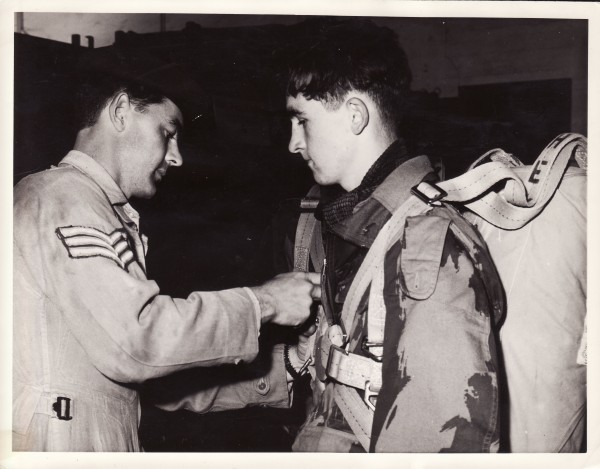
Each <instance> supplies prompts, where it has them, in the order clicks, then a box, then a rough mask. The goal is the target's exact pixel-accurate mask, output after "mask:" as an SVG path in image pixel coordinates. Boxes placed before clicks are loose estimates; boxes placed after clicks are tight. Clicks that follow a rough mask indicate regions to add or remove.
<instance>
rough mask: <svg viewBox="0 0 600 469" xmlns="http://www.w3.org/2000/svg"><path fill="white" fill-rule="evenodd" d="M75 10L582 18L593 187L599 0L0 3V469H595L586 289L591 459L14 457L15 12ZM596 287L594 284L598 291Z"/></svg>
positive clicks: (593, 360)
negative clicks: (346, 468) (321, 468)
mask: <svg viewBox="0 0 600 469" xmlns="http://www.w3.org/2000/svg"><path fill="white" fill-rule="evenodd" d="M21 11H24V12H73V13H74V12H77V13H198V14H201V13H204V14H211V13H212V14H281V15H344V16H405V17H423V16H429V17H504V18H556V19H558V18H572V19H576V18H581V19H588V20H589V42H588V44H589V74H588V90H589V93H588V139H589V154H590V155H594V156H592V158H590V160H591V162H590V167H589V175H590V180H591V181H593V182H595V181H598V180H599V174H598V168H599V167H600V165H599V164H598V162H596V161H595V159H596V158H597V157H598V152H597V151H595V150H596V148H598V143H597V142H598V141H599V136H600V135H599V134H600V119H599V117H600V116H599V106H598V105H599V104H600V86H598V83H599V82H598V80H597V78H598V70H599V60H600V53H599V51H598V49H599V48H598V45H600V31H599V27H598V25H599V21H600V3H598V2H593V3H592V2H587V3H586V2H511V1H507V2H478V1H458V2H454V1H448V2H445V1H437V2H435V1H434V2H432V1H400V0H370V1H368V0H304V1H297V0H293V1H283V0H235V1H234V0H220V1H215V0H212V1H211V0H169V1H166V0H144V1H142V0H134V1H132V0H128V1H123V0H105V1H103V2H102V4H100V2H89V1H87V2H84V1H81V0H60V1H54V0H53V1H43V0H35V1H34V0H29V1H28V0H23V1H4V0H0V60H1V61H2V62H1V64H0V65H1V67H0V103H1V105H2V106H1V108H2V113H1V114H0V136H1V137H2V138H0V149H1V151H0V155H1V158H2V167H1V168H2V171H0V178H1V179H0V220H1V223H0V240H1V242H0V260H1V262H0V301H1V303H0V311H1V314H0V318H1V319H0V321H1V322H0V330H1V331H2V336H1V339H2V340H0V357H2V361H1V362H0V396H1V399H0V468H2V469H4V468H6V469H12V468H15V469H16V468H18V469H22V468H27V467H35V468H41V467H44V468H60V469H66V468H69V467H85V468H107V467H111V468H112V467H114V468H117V467H128V468H129V467H143V468H150V467H159V468H170V467H178V468H187V467H198V468H211V469H212V468H221V467H223V468H247V467H249V466H250V467H264V466H265V464H267V465H269V466H275V467H281V468H284V467H285V468H286V469H287V468H291V467H307V466H308V465H310V464H318V465H330V466H332V467H333V466H336V467H339V466H341V465H351V467H352V469H360V468H363V467H364V468H367V467H368V468H370V469H372V468H377V469H379V468H386V467H410V468H413V467H414V468H437V467H440V468H448V467H457V468H464V469H468V468H477V469H481V468H486V469H488V468H489V469H492V468H496V467H510V468H521V467H522V468H528V469H529V468H534V467H540V468H544V469H546V468H553V467H556V468H560V469H563V468H569V469H570V468H594V467H600V419H599V417H600V408H599V399H598V396H600V387H599V382H600V380H599V372H600V367H599V366H598V356H599V347H600V327H599V325H600V321H599V318H598V305H599V304H600V302H599V292H600V290H597V289H595V288H590V289H589V291H588V312H589V314H588V316H589V317H588V354H589V363H590V365H591V366H588V417H589V419H588V453H587V454H570V455H556V454H500V455H452V454H443V455H440V454H418V455H415V454H393V455H361V454H351V455H346V454H318V455H316V454H291V453H244V454H240V453H227V454H223V453H220V454H219V453H191V454H190V453H184V454H181V453H146V454H116V453H94V454H91V453H12V451H11V425H10V415H11V414H12V399H11V389H12V387H11V381H12V373H11V367H12V283H11V276H12V262H11V261H10V260H12V245H11V242H10V240H11V238H12V236H11V235H12V209H11V205H12V178H13V174H12V155H13V122H12V120H13V105H14V103H13V73H14V68H13V60H12V58H13V51H14V49H13V33H14V27H15V23H14V13H15V12H21ZM588 200H589V203H588V206H589V207H590V208H589V209H588V226H589V230H588V240H590V241H589V243H588V285H592V286H593V285H596V286H598V285H600V281H599V275H598V267H599V262H598V261H599V260H600V256H599V254H600V253H599V249H598V240H599V239H600V234H599V233H598V231H599V230H598V227H599V226H600V225H599V215H600V210H598V208H597V206H596V205H595V203H596V202H598V201H600V188H599V187H598V186H597V185H595V184H589V185H588ZM596 288H597V287H596Z"/></svg>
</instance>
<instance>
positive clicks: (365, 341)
mask: <svg viewBox="0 0 600 469" xmlns="http://www.w3.org/2000/svg"><path fill="white" fill-rule="evenodd" d="M369 347H383V343H382V342H369V338H368V337H367V336H365V337H363V340H362V343H361V344H360V348H361V349H362V351H363V352H365V354H366V355H367V356H368V357H369V358H371V359H373V360H375V361H376V362H381V359H382V357H383V355H375V354H374V353H372V352H371V351H370V350H369Z"/></svg>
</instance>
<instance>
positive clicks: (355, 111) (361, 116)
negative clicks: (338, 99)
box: [346, 97, 369, 135]
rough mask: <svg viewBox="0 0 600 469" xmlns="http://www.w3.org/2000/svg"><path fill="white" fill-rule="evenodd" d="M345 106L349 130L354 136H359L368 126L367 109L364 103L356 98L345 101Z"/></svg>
mask: <svg viewBox="0 0 600 469" xmlns="http://www.w3.org/2000/svg"><path fill="white" fill-rule="evenodd" d="M346 106H347V107H348V110H349V111H350V117H351V119H352V120H351V123H350V125H351V130H352V133H353V134H354V135H360V134H361V133H362V131H363V130H364V129H365V127H366V126H367V125H368V124H369V109H368V108H367V105H366V104H365V102H364V101H363V100H362V99H360V98H357V97H353V98H350V99H349V100H348V101H346Z"/></svg>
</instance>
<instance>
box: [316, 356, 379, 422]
mask: <svg viewBox="0 0 600 469" xmlns="http://www.w3.org/2000/svg"><path fill="white" fill-rule="evenodd" d="M327 376H328V377H329V378H331V379H333V380H335V381H337V382H338V383H341V384H345V385H346V386H352V387H353V388H357V389H361V390H363V391H364V392H365V393H364V398H363V400H364V402H365V404H366V405H367V406H368V407H369V408H370V409H371V410H373V411H374V410H375V404H374V402H373V401H372V398H375V397H377V395H378V394H379V390H380V389H381V362H378V361H375V360H373V359H372V358H369V357H363V356H362V355H357V354H355V353H350V352H347V351H346V350H344V349H343V348H342V347H338V346H336V345H332V346H331V348H330V349H329V357H328V362H327Z"/></svg>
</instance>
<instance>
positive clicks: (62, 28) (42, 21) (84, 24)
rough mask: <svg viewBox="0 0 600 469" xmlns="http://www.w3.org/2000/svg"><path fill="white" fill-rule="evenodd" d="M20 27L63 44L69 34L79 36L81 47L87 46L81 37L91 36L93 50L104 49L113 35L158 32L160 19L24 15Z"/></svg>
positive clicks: (113, 15) (145, 16) (114, 15)
mask: <svg viewBox="0 0 600 469" xmlns="http://www.w3.org/2000/svg"><path fill="white" fill-rule="evenodd" d="M23 27H24V29H25V32H26V33H27V34H29V35H31V36H37V37H43V38H46V39H52V40H54V41H60V42H67V43H70V42H71V35H72V34H79V35H80V36H81V44H82V45H84V46H85V45H86V44H87V42H86V41H85V36H93V37H94V43H95V47H104V46H109V45H111V44H112V43H113V42H114V41H115V31H135V32H136V33H151V32H158V31H159V29H160V15H158V14H121V13H96V14H90V13H28V12H26V13H24V14H23Z"/></svg>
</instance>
